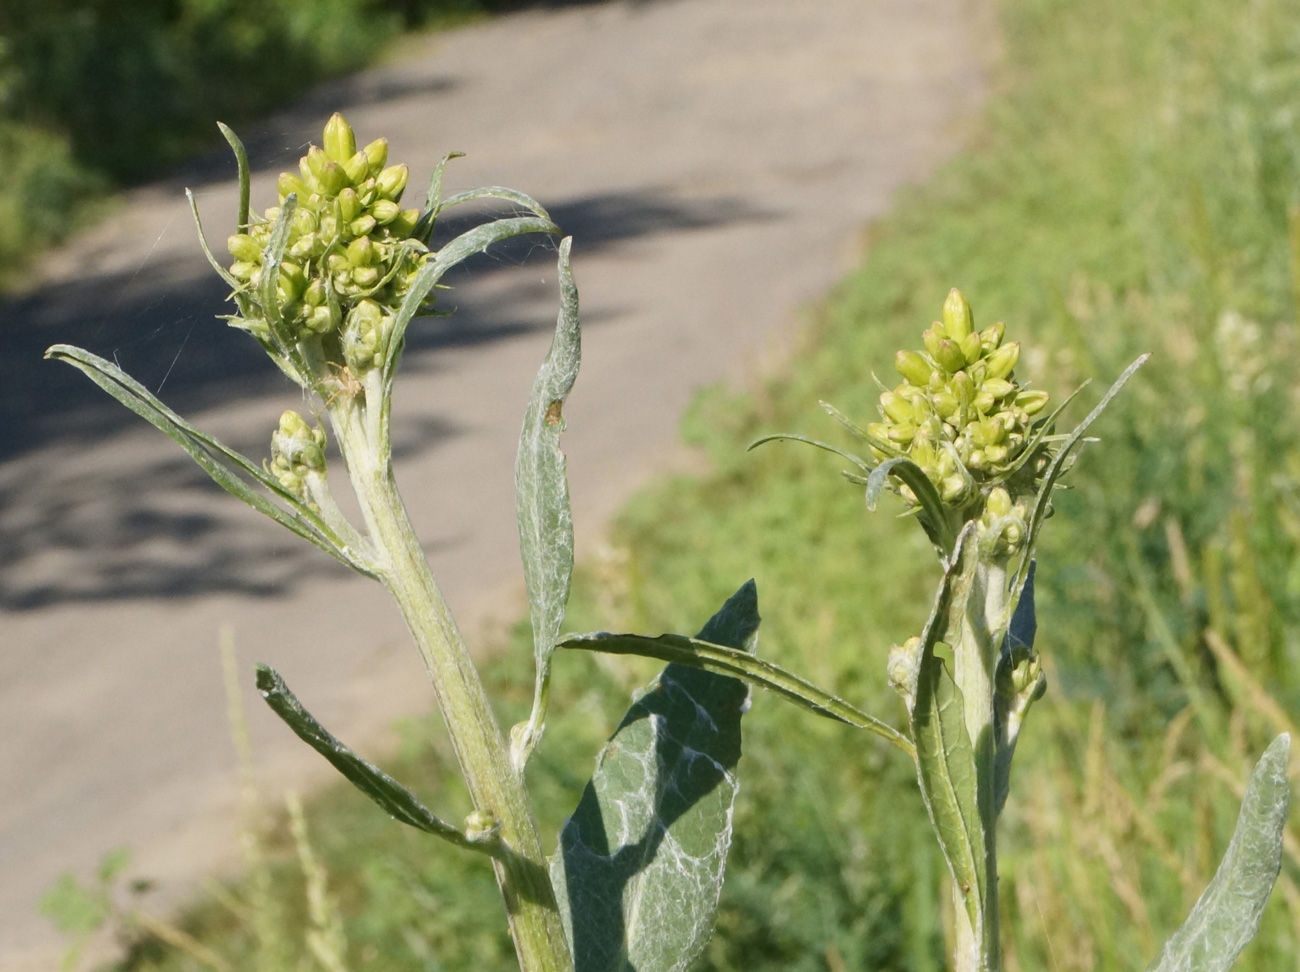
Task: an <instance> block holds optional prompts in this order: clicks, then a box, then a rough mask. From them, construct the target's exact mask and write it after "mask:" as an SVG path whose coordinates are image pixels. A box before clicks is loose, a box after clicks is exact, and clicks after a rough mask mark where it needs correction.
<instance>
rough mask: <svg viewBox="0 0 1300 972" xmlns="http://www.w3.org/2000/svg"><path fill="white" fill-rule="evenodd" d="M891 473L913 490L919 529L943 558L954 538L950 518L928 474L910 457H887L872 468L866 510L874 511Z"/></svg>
mask: <svg viewBox="0 0 1300 972" xmlns="http://www.w3.org/2000/svg"><path fill="white" fill-rule="evenodd" d="M890 476H893V477H894V478H896V479H898V480H900V481H901V482H902V483H903V484H904V485H906V486H907V488H908V489H910V490H911V491H912V495H913V496H915V497H916V499H917V503H918V505H919V508H918V511H917V518H918V519H919V520H920V521H921V528H922V529H924V530H925V535H926V536H927V537H929V538H930V543H931V544H933V545H934V548H935V549H936V550H937V551H939V556H940V557H942V558H944V559H945V560H946V559H947V558H948V557H950V556H951V555H952V550H953V545H954V544H955V543H956V541H957V532H956V530H955V529H954V527H953V523H952V517H951V516H950V515H949V513H948V508H947V506H945V505H944V502H943V500H942V499H941V498H940V497H939V493H938V491H937V490H936V489H935V488H934V483H932V482H930V477H929V476H927V475H926V474H925V471H924V470H923V469H921V467H920V466H918V465H917V464H916V463H914V462H913V461H912V460H911V459H907V458H904V457H902V456H896V457H895V458H893V459H886V460H885V461H884V462H882V463H881V464H880V465H878V466H877V467H876V468H875V469H873V470H872V471H871V475H870V476H868V477H867V509H868V510H871V511H872V512H874V511H875V509H876V503H877V501H878V500H879V499H880V493H881V491H882V490H883V489H884V488H885V482H886V480H887V479H888V478H889V477H890Z"/></svg>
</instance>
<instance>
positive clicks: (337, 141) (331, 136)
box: [323, 111, 357, 162]
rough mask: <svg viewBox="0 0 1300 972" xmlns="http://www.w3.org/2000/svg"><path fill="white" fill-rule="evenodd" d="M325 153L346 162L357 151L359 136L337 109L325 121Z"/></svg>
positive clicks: (336, 160)
mask: <svg viewBox="0 0 1300 972" xmlns="http://www.w3.org/2000/svg"><path fill="white" fill-rule="evenodd" d="M323 141H324V143H325V144H324V148H325V154H326V155H327V156H329V157H330V158H331V159H333V160H334V161H335V162H346V161H347V160H348V159H350V158H352V156H353V155H355V154H356V151H357V137H356V135H355V134H354V133H353V131H352V126H351V125H349V124H348V123H347V119H345V118H344V117H343V116H342V115H340V114H339V113H338V112H337V111H336V112H335V113H334V114H333V115H331V116H330V120H329V121H327V122H326V123H325V137H324V139H323Z"/></svg>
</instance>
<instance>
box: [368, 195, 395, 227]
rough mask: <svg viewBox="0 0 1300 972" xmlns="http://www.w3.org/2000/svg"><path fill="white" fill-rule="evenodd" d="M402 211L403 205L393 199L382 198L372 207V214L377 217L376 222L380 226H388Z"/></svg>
mask: <svg viewBox="0 0 1300 972" xmlns="http://www.w3.org/2000/svg"><path fill="white" fill-rule="evenodd" d="M401 211H402V207H401V206H400V205H399V204H397V203H395V202H393V201H392V200H391V199H380V200H378V201H377V202H376V203H375V204H374V205H373V206H371V207H370V215H371V216H373V217H375V222H376V223H378V224H379V225H380V226H387V225H388V224H389V223H391V222H392V221H393V220H395V219H397V216H398V214H399V213H401Z"/></svg>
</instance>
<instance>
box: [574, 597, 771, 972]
mask: <svg viewBox="0 0 1300 972" xmlns="http://www.w3.org/2000/svg"><path fill="white" fill-rule="evenodd" d="M758 620H759V619H758V596H757V592H756V589H755V587H754V582H753V581H750V582H749V583H747V584H746V585H745V586H744V587H742V588H741V589H740V590H739V591H737V592H736V594H734V595H733V596H732V597H731V598H730V599H729V600H728V601H727V603H726V604H725V605H723V607H722V609H721V610H719V611H718V613H717V614H715V615H714V616H713V618H712V619H711V620H710V621H709V623H708V624H706V625H705V626H704V630H703V631H701V632H700V636H701V637H702V638H707V639H708V640H709V641H712V642H720V643H722V644H725V645H729V646H731V647H734V648H737V649H741V650H748V651H753V649H754V645H755V643H756V640H757V634H758ZM748 700H749V690H748V688H747V687H746V686H745V684H744V683H743V682H741V681H739V680H737V679H734V678H728V677H726V676H722V675H714V674H712V673H710V672H705V671H701V670H699V669H697V668H689V667H686V666H682V665H669V666H668V667H667V668H665V669H664V670H663V672H662V673H661V674H660V676H659V678H658V679H657V680H656V681H655V682H654V684H653V685H652V686H651V687H650V689H649V690H648V691H647V692H646V693H645V694H644V695H643V696H642V697H641V698H640V699H639V700H638V701H637V702H636V704H635V705H633V706H632V708H631V709H629V710H628V713H627V715H626V716H625V717H624V719H623V722H622V723H621V724H620V725H619V727H618V730H617V731H616V732H615V733H614V735H613V736H612V737H611V738H610V740H609V742H608V743H607V744H606V746H605V748H604V750H602V751H601V754H600V756H599V757H598V758H597V761H596V772H595V774H594V775H593V776H592V778H591V781H590V782H589V783H588V784H587V788H586V789H585V790H584V791H583V794H582V800H581V801H580V802H579V804H578V808H577V810H576V811H574V814H573V816H572V817H571V818H569V820H568V821H567V822H566V823H565V825H564V828H563V829H562V830H561V832H560V846H559V847H558V848H557V850H556V852H555V856H554V857H553V858H552V860H551V877H552V881H553V882H554V885H555V892H556V897H557V899H558V900H559V902H560V909H561V914H562V916H563V919H564V926H565V930H566V932H567V933H568V935H569V941H570V943H571V944H572V946H573V954H574V960H575V965H576V970H577V972H615V970H618V972H631V970H636V972H684V970H685V969H686V968H688V967H689V966H690V965H691V963H692V962H694V961H695V959H696V958H697V957H698V956H699V954H700V952H701V951H702V950H703V948H704V946H705V945H706V944H707V943H708V940H709V936H710V935H711V934H712V932H713V922H714V916H715V913H716V911H717V906H718V895H719V894H720V893H721V891H722V877H723V870H724V868H725V866H726V859H727V850H728V848H729V847H730V845H731V813H732V804H733V802H734V800H735V796H736V789H737V784H736V776H735V772H736V762H737V760H739V758H740V717H741V715H742V714H743V713H744V711H745V710H746V709H747V708H748Z"/></svg>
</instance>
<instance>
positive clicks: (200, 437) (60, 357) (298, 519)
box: [45, 344, 376, 578]
mask: <svg viewBox="0 0 1300 972" xmlns="http://www.w3.org/2000/svg"><path fill="white" fill-rule="evenodd" d="M45 356H46V357H47V358H51V359H54V360H56V361H64V362H66V363H68V364H70V365H72V366H73V367H74V368H77V369H78V370H79V371H81V372H82V373H84V374H85V375H86V376H87V377H89V378H90V380H91V381H93V382H94V383H95V384H97V385H99V387H100V388H102V389H104V391H106V392H108V394H110V395H112V396H113V397H114V398H116V399H117V400H118V401H119V402H121V403H122V404H123V405H125V406H126V407H127V408H129V409H130V410H131V411H133V412H135V413H136V414H137V415H139V416H140V417H141V418H143V419H144V420H145V421H147V422H148V423H149V424H150V425H152V426H153V427H154V428H156V429H158V430H159V431H161V432H162V433H163V434H165V435H166V436H167V437H168V438H170V439H172V440H173V441H175V442H176V443H178V444H179V445H180V447H181V448H182V449H184V450H185V451H186V452H187V453H189V455H190V457H191V458H192V459H193V460H194V461H195V462H197V463H198V464H199V466H200V467H201V468H202V469H203V471H204V472H206V473H207V474H208V476H209V477H211V479H212V481H213V482H215V483H216V484H217V485H218V486H220V487H221V488H222V489H224V490H225V491H226V492H228V493H230V494H231V495H232V496H236V497H238V498H239V499H241V500H243V501H244V502H245V503H247V504H248V505H249V506H251V507H252V508H253V509H255V510H257V511H258V512H259V513H263V514H265V515H266V516H269V517H270V518H271V519H273V520H275V522H277V523H279V524H280V525H281V526H283V527H285V528H286V529H288V530H290V531H292V532H293V533H296V534H297V535H298V536H300V537H302V538H303V539H305V540H307V541H309V542H310V543H312V544H314V545H315V546H317V547H319V548H320V549H322V550H324V551H325V552H326V553H328V554H329V555H330V556H332V557H334V558H335V559H337V560H340V561H342V562H343V563H345V564H347V565H348V566H349V567H351V568H352V569H353V570H356V571H358V572H359V573H362V574H365V575H366V576H367V577H372V578H373V577H375V576H376V573H375V571H376V567H375V565H374V564H373V563H372V562H371V561H370V559H369V557H368V556H367V555H366V552H365V551H363V550H360V549H358V546H359V543H352V544H347V543H345V542H344V541H343V539H342V538H340V537H339V536H338V534H337V533H335V532H334V530H333V529H332V528H331V527H330V526H329V525H328V524H327V523H326V522H325V521H324V520H323V519H322V518H321V516H320V514H319V513H317V512H316V511H315V510H313V509H312V508H311V507H309V506H307V504H305V503H304V502H303V501H302V500H301V499H299V498H298V497H297V496H294V495H293V494H292V493H290V492H289V491H288V490H286V489H285V488H284V487H283V486H281V485H280V483H279V482H278V481H276V479H275V478H274V477H273V476H269V475H267V473H266V472H265V471H263V470H262V469H259V468H258V467H257V466H256V465H254V464H253V462H252V461H251V460H249V459H248V458H247V457H245V456H242V455H240V454H239V453H238V452H235V451H234V450H233V449H230V448H228V447H226V446H225V445H223V444H222V443H221V442H219V441H218V440H216V439H214V438H213V437H212V436H209V435H207V434H205V433H203V432H200V431H199V430H198V429H196V428H194V426H192V425H190V424H189V423H188V422H186V421H185V420H184V419H183V418H181V417H180V416H179V415H177V414H176V413H175V412H173V411H172V410H171V409H170V408H168V407H167V406H166V405H164V404H163V403H162V402H160V401H159V400H158V399H157V398H156V397H155V396H154V395H153V394H151V393H150V392H149V391H148V390H147V389H146V388H145V387H144V386H143V385H141V384H140V383H139V382H137V381H136V380H135V379H134V378H132V377H131V376H130V375H128V374H126V372H124V371H122V370H121V369H120V368H118V367H117V366H116V365H114V364H113V363H112V362H110V361H106V360H105V359H103V358H101V357H99V356H98V355H95V354H91V353H90V352H89V351H85V350H83V349H81V348H76V347H72V346H71V345H67V344H56V345H54V346H53V347H51V348H50V349H49V350H47V351H46V352H45ZM227 464H229V465H233V466H235V467H236V468H237V469H238V470H239V471H240V472H242V473H243V474H245V475H246V476H248V477H249V478H251V479H253V480H255V481H256V482H257V483H259V484H260V485H262V486H263V487H265V488H266V489H268V490H270V491H271V492H272V493H274V494H275V495H276V496H277V497H278V498H279V499H281V500H282V501H284V502H285V503H286V504H288V505H289V506H290V507H291V511H290V510H285V509H283V508H282V507H280V506H277V505H276V504H275V503H272V502H271V501H270V500H268V499H267V498H266V497H265V496H264V495H262V494H261V493H259V492H258V491H257V490H255V489H253V488H252V487H251V486H250V485H249V484H248V483H247V482H245V481H244V480H243V479H241V478H240V477H239V476H238V475H237V474H236V473H234V472H232V471H231V470H230V469H229V468H228V465H227Z"/></svg>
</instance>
